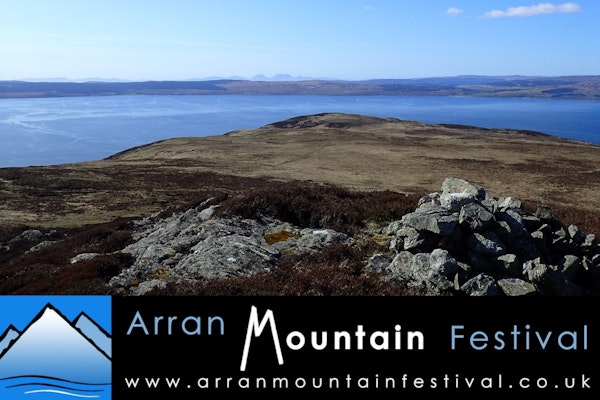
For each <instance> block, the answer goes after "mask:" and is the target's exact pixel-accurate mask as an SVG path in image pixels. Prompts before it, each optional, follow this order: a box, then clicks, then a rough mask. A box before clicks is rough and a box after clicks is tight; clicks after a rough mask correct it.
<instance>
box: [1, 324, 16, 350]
mask: <svg viewBox="0 0 600 400" xmlns="http://www.w3.org/2000/svg"><path fill="white" fill-rule="evenodd" d="M20 334H21V332H19V330H18V329H17V328H15V327H14V326H12V325H10V326H9V327H8V328H7V329H6V332H4V334H3V335H2V336H0V357H1V356H2V353H4V351H6V349H7V348H8V346H10V344H11V343H12V341H13V340H15V339H16V338H18V337H19V335H20Z"/></svg>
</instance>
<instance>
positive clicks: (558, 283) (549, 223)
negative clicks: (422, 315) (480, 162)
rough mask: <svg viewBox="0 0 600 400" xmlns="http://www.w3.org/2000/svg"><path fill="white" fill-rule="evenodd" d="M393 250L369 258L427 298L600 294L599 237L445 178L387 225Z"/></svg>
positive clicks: (543, 208) (543, 211)
mask: <svg viewBox="0 0 600 400" xmlns="http://www.w3.org/2000/svg"><path fill="white" fill-rule="evenodd" d="M381 233H382V234H384V235H387V236H388V237H389V239H390V240H389V252H388V253H383V254H378V255H376V256H374V257H373V258H371V259H370V260H368V265H369V267H370V269H371V270H374V271H377V272H379V273H380V274H381V276H382V277H384V278H385V279H390V280H393V281H397V282H398V283H400V284H403V285H407V286H410V287H413V288H415V289H417V290H419V291H421V292H422V293H424V294H427V295H440V294H444V293H461V294H465V295H471V296H485V295H506V296H521V295H535V294H541V295H560V296H567V295H586V294H591V293H597V292H598V290H599V289H600V245H599V242H598V240H597V238H596V236H595V235H593V234H588V235H584V234H583V233H582V232H581V231H580V230H579V228H578V227H577V226H575V225H568V226H567V225H565V224H563V223H561V222H560V221H558V220H557V219H555V218H554V216H553V213H552V210H551V209H550V208H548V207H547V206H543V205H542V206H539V207H538V209H537V211H536V212H535V213H531V212H527V211H525V210H524V208H523V206H522V204H521V201H520V200H519V199H517V198H514V197H500V198H495V197H492V196H490V195H489V194H488V193H487V192H486V190H485V189H484V188H482V187H481V186H479V185H477V184H475V183H472V182H468V181H466V180H463V179H458V178H447V179H445V180H444V182H443V184H442V188H441V192H436V193H431V194H429V195H427V196H424V197H423V198H421V200H420V201H419V205H418V207H417V208H416V209H415V210H414V212H412V213H409V214H406V215H404V216H403V217H402V219H401V220H398V221H394V222H392V223H390V224H389V225H388V226H387V227H385V228H384V229H383V230H382V232H381Z"/></svg>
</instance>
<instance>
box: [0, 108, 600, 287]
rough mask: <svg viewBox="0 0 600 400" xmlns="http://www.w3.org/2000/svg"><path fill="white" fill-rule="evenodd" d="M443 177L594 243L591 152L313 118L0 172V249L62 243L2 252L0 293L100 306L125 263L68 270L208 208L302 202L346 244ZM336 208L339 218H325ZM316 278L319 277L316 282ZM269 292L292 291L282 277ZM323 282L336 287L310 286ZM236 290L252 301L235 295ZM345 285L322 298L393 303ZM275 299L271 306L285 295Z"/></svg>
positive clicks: (599, 155) (523, 138)
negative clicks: (144, 229) (140, 226)
mask: <svg viewBox="0 0 600 400" xmlns="http://www.w3.org/2000/svg"><path fill="white" fill-rule="evenodd" d="M448 176H454V177H460V178H464V179H467V180H470V181H473V182H475V183H478V184H480V185H481V186H483V187H485V188H486V190H487V191H488V193H490V194H491V195H493V196H514V197H518V198H520V199H521V200H523V201H524V203H525V205H526V206H527V207H529V208H534V207H536V206H537V205H538V204H546V205H549V206H550V207H551V208H552V209H553V210H554V211H555V215H556V216H557V218H559V219H561V220H563V221H564V222H566V223H572V224H576V225H578V226H579V227H580V228H581V229H582V231H584V232H588V233H596V234H598V233H599V232H600V220H599V218H600V216H599V214H598V210H599V209H600V146H596V145H592V144H589V143H584V142H577V141H572V140H566V139H561V138H557V137H552V136H549V135H545V134H542V133H537V132H530V131H518V130H509V129H484V128H478V127H470V126H459V125H430V124H424V123H420V122H416V121H404V120H398V119H392V118H375V117H369V116H364V115H349V114H335V113H328V114H317V115H309V116H299V117H296V118H292V119H289V120H285V121H279V122H275V123H273V124H270V125H267V126H264V127H261V128H259V129H254V130H246V131H235V132H230V133H229V134H226V135H220V136H211V137H185V138H174V139H170V140H165V141H161V142H156V143H151V144H148V145H145V146H140V147H137V148H134V149H130V150H127V151H125V152H122V153H119V154H116V155H114V156H112V157H110V158H108V159H105V160H98V161H93V162H86V163H77V164H65V165H51V166H41V167H26V168H0V194H1V196H2V199H3V200H2V202H1V203H0V244H6V243H8V242H9V241H10V240H11V238H14V237H15V236H16V235H18V234H19V233H21V232H22V231H23V230H24V229H27V228H35V229H40V230H42V231H43V232H47V236H46V239H48V238H50V239H51V240H58V239H59V238H69V239H70V240H65V241H63V242H64V243H63V244H61V245H60V246H50V247H49V248H48V249H42V250H40V251H37V252H35V254H33V253H27V249H28V248H29V246H30V245H31V243H25V244H23V243H21V244H19V243H17V244H15V245H13V246H4V248H0V272H1V274H2V275H3V276H4V277H5V278H6V279H5V281H4V282H3V284H2V286H0V292H1V293H105V292H107V291H108V288H107V287H106V286H105V285H104V284H105V283H106V281H107V280H108V278H109V277H110V276H112V275H115V274H116V273H118V271H119V270H120V268H122V267H124V266H125V265H127V263H128V262H129V260H128V259H127V257H126V256H124V255H112V256H106V257H101V258H97V259H94V260H92V261H89V262H84V263H78V265H77V267H76V268H73V267H71V269H69V270H67V269H66V268H67V267H68V266H69V262H68V260H69V257H72V256H74V255H76V254H79V253H82V252H94V251H100V252H108V251H113V250H115V249H118V248H122V247H123V246H124V245H125V244H126V243H127V242H128V241H129V240H130V229H131V227H130V225H129V224H128V221H129V220H130V219H132V218H140V217H143V216H148V215H150V214H152V213H156V212H161V211H162V212H166V213H170V212H172V211H173V210H176V209H184V208H185V207H188V206H190V205H193V204H198V203H200V202H201V201H204V200H206V199H208V198H216V199H220V200H223V201H226V202H229V206H228V210H229V211H230V212H237V213H245V214H249V213H250V214H251V212H252V210H255V209H256V206H257V205H262V206H265V205H266V209H268V210H270V211H271V212H273V213H277V212H281V213H283V214H284V216H285V215H286V214H285V213H286V212H287V213H288V214H289V213H290V208H285V207H283V208H282V207H281V204H283V203H284V202H286V201H289V199H290V198H292V197H290V196H295V197H302V196H305V199H304V200H306V201H304V202H300V203H301V204H302V207H304V209H302V213H303V214H302V215H304V217H303V218H304V221H301V222H303V223H306V224H312V225H315V226H318V225H319V224H321V225H323V224H329V225H330V226H333V225H335V226H336V227H338V228H340V229H345V230H347V231H351V230H352V228H351V227H350V225H351V224H357V222H358V221H359V220H360V218H359V217H356V216H357V215H358V216H360V215H364V217H365V218H374V219H379V222H382V221H384V220H385V219H391V218H398V217H399V216H400V215H401V214H402V212H406V211H407V210H409V209H410V208H411V207H413V206H414V205H415V204H416V200H417V199H418V198H419V196H421V195H424V194H427V193H430V192H435V191H438V190H439V188H440V185H441V182H442V181H443V180H444V178H446V177H448ZM328 191H329V192H328ZM286 196H287V197H286ZM311 196H312V197H311ZM334 204H335V205H337V207H338V208H337V209H335V213H336V215H337V219H336V218H331V215H327V218H323V214H327V211H328V210H329V211H331V210H333V207H334ZM394 204H397V205H398V206H397V207H396V208H394V207H395V206H394ZM269 205H271V206H272V207H271V208H269V207H268V206H269ZM277 207H279V208H277ZM340 207H341V208H340ZM384 209H385V210H384ZM292 211H294V212H298V210H292ZM298 215H300V214H298ZM340 215H352V216H353V217H352V218H346V219H344V218H341V219H340V218H339V216H340ZM288 216H289V215H288ZM323 221H326V222H323ZM327 221H329V222H327ZM336 224H337V225H336ZM344 224H345V225H344ZM370 245H372V244H370ZM370 245H369V246H370ZM369 246H367V245H365V248H363V249H361V250H362V251H365V249H366V248H368V247H369ZM9 247H10V249H9ZM345 251H347V250H343V251H342V250H340V254H342V253H344V252H345ZM338 256H339V255H338ZM342 256H343V254H342ZM342 256H340V257H342ZM362 256H364V254H361V257H362ZM344 257H346V258H344ZM352 257H354V256H353V255H349V256H343V257H342V258H340V259H337V261H335V262H334V261H331V260H336V257H334V256H331V255H330V256H329V257H328V258H327V260H328V261H327V262H326V263H325V264H327V265H331V264H332V263H333V264H337V267H340V266H346V267H345V268H338V269H337V270H336V271H335V273H336V274H338V275H337V277H338V280H339V279H341V278H339V277H340V275H339V273H341V274H342V275H343V279H342V280H343V281H344V282H345V281H346V280H347V276H361V277H362V278H361V279H364V274H361V271H359V269H360V268H359V265H358V264H356V263H352V262H350V263H349V262H347V260H348V259H349V258H352ZM285 262H287V263H290V260H287V261H285ZM285 262H284V264H285ZM299 262H301V261H298V260H296V261H295V263H296V264H298V263H299ZM303 262H307V263H311V262H312V263H313V264H314V263H315V261H314V260H313V261H310V260H308V261H307V260H305V261H303ZM319 263H321V264H320V265H321V266H322V265H323V260H321V261H319ZM348 265H350V267H348ZM284 270H285V269H284ZM315 273H318V275H319V276H321V277H322V275H323V274H324V272H323V270H322V269H319V270H318V271H317V272H315ZM328 273H331V271H330V272H328ZM279 274H282V272H279ZM296 277H297V279H299V281H298V282H304V283H302V284H300V283H299V285H300V286H302V285H304V284H305V283H306V282H308V281H310V279H309V278H307V276H306V275H303V276H300V275H298V274H297V275H296ZM309 277H310V275H309ZM272 279H273V280H274V281H276V280H280V281H286V280H287V281H288V282H289V281H290V280H289V276H278V275H274V276H273V278H272ZM328 280H329V281H332V282H334V281H335V279H330V277H329V278H327V279H322V281H328ZM255 281H256V280H254V281H252V280H248V281H246V283H243V282H241V283H240V282H235V285H237V286H236V287H235V288H232V287H231V286H229V287H228V288H225V287H223V285H222V284H221V285H219V284H214V287H215V288H216V289H214V290H215V291H219V292H220V293H233V294H243V293H249V292H250V293H256V292H257V290H258V289H256V285H257V283H256V282H255ZM267 281H268V280H264V279H263V280H262V282H263V283H264V282H267ZM248 282H250V283H251V286H252V287H253V288H254V289H251V290H244V285H245V284H248ZM355 282H358V281H355ZM273 285H275V284H274V283H273ZM361 285H362V286H361ZM378 285H379V286H378ZM275 286H276V285H275ZM356 286H357V287H356V288H355V289H353V290H354V292H351V293H348V292H345V293H340V292H339V291H338V290H336V289H335V288H332V287H329V288H322V292H324V293H335V294H356V293H359V294H360V293H361V290H362V291H363V292H364V290H365V288H370V289H366V290H367V291H369V290H375V289H374V288H377V291H378V292H379V293H381V292H389V293H396V292H395V291H394V290H395V289H383V288H382V287H381V286H380V283H376V282H371V281H368V282H362V283H357V285H356ZM358 286H360V288H359V287H358ZM361 288H362V289H361ZM280 289H281V287H279V289H278V288H275V287H274V288H273V290H272V291H271V292H270V293H273V292H277V291H278V290H279V292H278V293H279V294H282V293H286V292H285V291H281V290H280ZM194 290H196V292H198V290H197V289H194ZM295 290H297V288H296V289H295ZM311 290H313V289H311ZM386 290H387V291H386ZM259 292H260V293H263V294H264V291H259ZM174 293H175V294H180V293H181V292H180V291H178V290H174ZM200 293H205V292H203V291H200ZM213 294H214V292H213Z"/></svg>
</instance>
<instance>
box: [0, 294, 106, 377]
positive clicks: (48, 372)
mask: <svg viewBox="0 0 600 400" xmlns="http://www.w3.org/2000/svg"><path fill="white" fill-rule="evenodd" d="M85 319H87V320H88V321H90V322H87V321H85ZM85 319H82V318H81V314H80V316H79V317H78V318H77V320H78V321H79V322H81V324H82V326H83V329H82V328H80V329H81V331H80V330H78V329H77V328H76V327H74V326H73V325H72V324H71V323H70V322H69V321H68V320H67V319H66V318H65V317H64V316H63V315H62V314H61V313H60V312H58V310H56V309H55V308H54V307H53V306H52V305H51V304H48V305H46V307H45V308H44V309H43V310H42V311H41V312H40V313H39V314H38V315H37V317H36V318H34V319H33V321H32V322H31V323H30V324H29V326H27V328H25V329H24V330H23V332H21V334H20V335H18V337H16V338H14V337H13V339H12V340H11V341H10V342H11V343H10V344H9V345H8V346H7V347H6V348H5V349H4V352H3V354H1V356H0V378H9V377H14V376H23V375H40V376H47V377H53V378H60V379H65V380H69V381H72V382H85V383H110V380H111V360H110V357H109V355H108V354H110V351H108V353H107V352H106V351H104V350H102V346H104V347H105V348H106V343H101V344H100V345H98V344H95V343H94V341H93V340H92V339H90V338H88V337H86V336H85V334H84V333H82V332H87V331H90V332H92V334H93V335H94V334H95V335H96V336H98V331H100V332H101V333H102V330H101V329H100V328H99V327H98V326H97V325H96V324H94V323H91V320H89V318H88V317H85ZM91 325H95V330H94V328H92V327H91ZM13 330H15V331H16V329H14V327H12V329H11V328H10V327H9V329H8V330H7V332H9V331H10V332H12V331H13ZM17 333H18V331H17ZM8 336H14V333H8V334H5V335H3V336H2V338H5V337H8ZM109 348H110V347H109Z"/></svg>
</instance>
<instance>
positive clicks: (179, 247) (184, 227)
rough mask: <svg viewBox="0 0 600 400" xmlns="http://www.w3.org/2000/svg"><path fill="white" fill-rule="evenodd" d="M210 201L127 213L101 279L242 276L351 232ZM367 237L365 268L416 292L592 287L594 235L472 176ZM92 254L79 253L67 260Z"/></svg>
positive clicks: (599, 262)
mask: <svg viewBox="0 0 600 400" xmlns="http://www.w3.org/2000/svg"><path fill="white" fill-rule="evenodd" d="M218 207H219V205H218V204H212V203H211V200H207V201H206V202H204V203H202V204H201V205H199V206H198V207H195V208H192V209H189V210H187V211H185V212H179V213H174V214H173V215H171V216H169V217H167V218H163V217H161V216H160V214H155V215H153V216H150V217H147V218H144V219H141V220H137V221H135V223H134V225H135V227H134V234H133V239H134V242H133V243H132V244H129V245H128V246H126V247H125V248H123V249H122V250H120V252H122V253H127V254H129V255H131V257H132V259H133V263H132V264H131V265H130V266H129V267H128V268H125V269H123V270H122V271H121V272H120V273H119V274H118V275H116V276H114V277H113V278H112V279H111V280H110V282H109V284H110V285H111V286H112V287H113V288H114V289H116V290H117V291H118V292H119V293H121V294H123V295H144V294H146V293H148V292H149V291H151V290H153V289H155V288H162V287H165V285H167V283H169V282H173V283H175V284H176V283H180V282H193V281H197V280H208V279H215V278H227V277H231V276H251V275H255V274H260V273H264V272H268V271H270V270H272V269H273V268H277V262H278V260H279V259H280V258H281V257H283V256H284V255H290V254H300V253H304V252H317V251H320V250H322V249H324V248H325V247H327V246H329V245H332V244H334V243H343V244H346V245H351V244H352V243H354V241H355V239H354V238H352V237H351V236H348V235H346V234H344V233H340V232H336V231H334V230H332V229H312V228H306V227H299V226H294V225H293V224H290V223H289V222H285V221H281V220H277V219H275V218H272V217H268V216H264V217H262V218H259V219H246V218H241V217H231V216H229V217H223V216H216V213H215V210H216V209H217V208H218ZM372 234H373V235H377V237H378V240H379V241H383V243H384V251H381V252H379V253H378V254H375V255H372V256H371V257H370V258H368V259H366V260H364V264H365V266H366V270H367V271H369V272H370V273H374V274H377V275H378V276H380V277H381V278H382V279H385V280H389V281H392V282H394V283H397V284H398V285H402V286H405V287H409V288H412V289H414V290H415V291H417V292H418V293H421V294H423V295H446V294H455V295H469V296H495V295H500V296H504V295H506V296H522V295H558V296H573V295H577V296H579V295H594V294H597V293H600V244H599V241H598V239H597V238H596V236H595V235H594V234H587V235H586V234H584V233H583V232H581V231H580V229H579V228H578V227H577V226H575V225H565V224H563V223H562V222H561V221H558V220H557V219H556V218H554V216H553V213H552V210H551V209H550V208H548V207H547V206H544V205H540V206H539V207H538V209H537V210H536V212H528V211H526V210H525V209H524V207H523V205H522V203H521V201H520V200H519V199H517V198H514V197H499V198H498V197H493V196H491V195H490V194H488V193H487V192H486V190H485V189H484V188H483V187H481V186H479V185H477V184H475V183H472V182H469V181H467V180H464V179H459V178H446V179H445V180H444V181H443V184H442V187H441V191H440V192H435V193H430V194H429V195H427V196H424V197H422V198H421V199H420V201H419V204H418V207H417V208H416V209H415V210H414V211H413V212H410V213H408V214H405V215H404V216H403V217H402V218H401V219H400V220H397V221H391V222H390V223H389V224H387V225H386V226H385V227H383V228H382V229H381V230H380V231H379V232H372ZM96 256H98V254H94V253H91V254H90V253H83V254H79V255H77V256H75V257H73V258H72V259H71V263H73V264H76V263H78V262H80V261H82V260H87V259H90V258H93V257H96Z"/></svg>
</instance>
